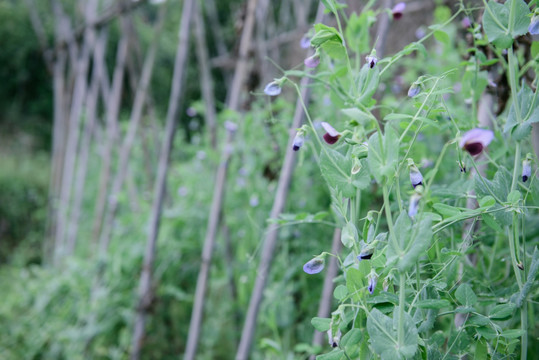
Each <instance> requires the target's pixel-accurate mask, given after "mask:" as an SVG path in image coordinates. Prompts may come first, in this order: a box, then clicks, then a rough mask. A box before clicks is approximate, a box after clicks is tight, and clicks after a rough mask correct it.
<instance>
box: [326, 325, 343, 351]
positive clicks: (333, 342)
mask: <svg viewBox="0 0 539 360" xmlns="http://www.w3.org/2000/svg"><path fill="white" fill-rule="evenodd" d="M327 334H328V342H329V345H331V347H333V348H336V347H337V346H339V342H340V341H341V330H340V329H338V330H337V333H336V334H335V336H333V333H332V331H331V328H330V329H329V330H328V332H327Z"/></svg>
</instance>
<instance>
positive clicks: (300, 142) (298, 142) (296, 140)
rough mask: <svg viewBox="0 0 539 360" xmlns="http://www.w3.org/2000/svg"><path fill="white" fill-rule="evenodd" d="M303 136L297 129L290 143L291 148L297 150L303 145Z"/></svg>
mask: <svg viewBox="0 0 539 360" xmlns="http://www.w3.org/2000/svg"><path fill="white" fill-rule="evenodd" d="M303 142H304V138H303V134H301V133H300V132H299V131H298V133H297V134H296V136H295V137H294V143H293V144H292V150H294V151H298V150H299V149H300V148H301V147H302V146H303Z"/></svg>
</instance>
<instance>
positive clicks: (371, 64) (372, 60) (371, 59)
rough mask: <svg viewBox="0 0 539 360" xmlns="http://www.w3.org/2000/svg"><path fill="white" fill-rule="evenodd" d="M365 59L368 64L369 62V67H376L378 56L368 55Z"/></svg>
mask: <svg viewBox="0 0 539 360" xmlns="http://www.w3.org/2000/svg"><path fill="white" fill-rule="evenodd" d="M365 60H366V61H367V64H369V67H370V68H371V69H372V68H373V67H375V66H376V63H377V62H378V58H377V57H376V56H375V55H373V54H371V55H369V56H367V57H366V58H365Z"/></svg>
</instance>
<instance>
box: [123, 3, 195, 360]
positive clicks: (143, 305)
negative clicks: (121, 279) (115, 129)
mask: <svg viewBox="0 0 539 360" xmlns="http://www.w3.org/2000/svg"><path fill="white" fill-rule="evenodd" d="M193 4H194V0H184V3H183V8H182V16H181V23H180V29H179V34H178V37H179V39H178V49H177V52H176V60H175V62H174V74H173V76H172V91H171V93H170V100H169V104H168V110H167V117H166V128H165V139H164V141H163V143H162V148H161V154H160V158H159V164H158V169H157V178H156V181H155V188H154V202H153V206H152V211H151V215H150V216H151V217H150V224H149V233H148V241H147V245H146V251H145V253H144V263H143V267H142V272H141V274H140V282H139V289H138V305H137V310H136V312H137V313H136V318H135V326H134V332H133V342H132V349H131V356H130V357H131V359H132V360H138V359H140V352H141V349H142V341H143V338H144V327H145V324H146V316H147V315H148V313H149V311H150V308H151V304H152V301H153V296H154V295H153V290H152V271H153V264H154V261H155V255H156V243H157V236H158V234H159V225H160V221H161V212H162V209H163V201H164V198H165V189H166V178H167V173H168V167H169V159H170V152H171V151H172V145H173V141H174V133H175V130H176V116H177V115H178V106H179V102H180V97H181V92H182V89H183V86H182V85H183V78H184V72H185V68H186V63H187V52H188V50H189V47H188V45H189V41H188V40H189V31H190V29H191V27H190V26H189V23H190V20H191V17H192V12H193V11H192V10H193Z"/></svg>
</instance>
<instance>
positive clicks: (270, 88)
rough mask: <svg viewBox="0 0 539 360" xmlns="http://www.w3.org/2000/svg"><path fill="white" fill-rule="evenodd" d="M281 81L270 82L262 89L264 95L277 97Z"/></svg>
mask: <svg viewBox="0 0 539 360" xmlns="http://www.w3.org/2000/svg"><path fill="white" fill-rule="evenodd" d="M281 86H282V81H278V80H274V81H272V82H270V83H269V84H268V85H266V87H265V88H264V92H265V93H266V95H269V96H277V95H279V94H280V93H281V91H282V87H281Z"/></svg>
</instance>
